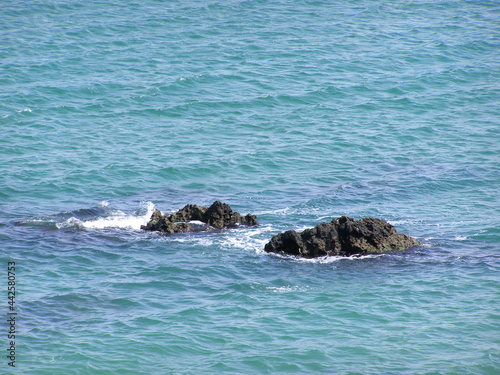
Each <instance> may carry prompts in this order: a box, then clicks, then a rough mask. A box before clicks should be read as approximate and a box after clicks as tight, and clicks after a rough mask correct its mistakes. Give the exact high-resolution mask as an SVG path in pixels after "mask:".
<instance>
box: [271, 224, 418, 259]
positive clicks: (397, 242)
mask: <svg viewBox="0 0 500 375" xmlns="http://www.w3.org/2000/svg"><path fill="white" fill-rule="evenodd" d="M418 245H420V242H418V241H417V240H415V239H414V238H412V237H409V236H407V235H405V234H400V233H397V231H396V229H395V228H394V227H393V226H392V225H391V224H389V223H388V222H386V221H384V220H380V219H375V218H372V217H365V218H363V219H360V220H354V219H352V218H350V217H347V216H342V217H340V218H338V219H333V220H332V221H331V222H330V223H321V224H318V225H316V226H315V227H314V228H309V229H306V230H304V231H303V232H300V233H298V232H296V231H294V230H289V231H286V232H284V233H280V234H277V235H276V236H274V237H273V238H272V239H271V241H269V242H268V243H267V244H266V246H265V248H264V249H265V251H267V252H273V253H285V254H290V255H297V256H301V257H305V258H315V257H320V256H326V255H341V256H350V255H356V254H376V253H383V252H386V251H395V250H406V249H408V248H410V247H414V246H418Z"/></svg>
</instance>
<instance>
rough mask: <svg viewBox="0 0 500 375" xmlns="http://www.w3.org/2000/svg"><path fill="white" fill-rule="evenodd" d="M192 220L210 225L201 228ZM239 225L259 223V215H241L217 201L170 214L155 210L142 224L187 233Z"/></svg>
mask: <svg viewBox="0 0 500 375" xmlns="http://www.w3.org/2000/svg"><path fill="white" fill-rule="evenodd" d="M190 221H201V222H203V223H205V224H207V225H208V227H202V228H201V229H200V228H198V227H194V226H191V225H190V224H189V222H190ZM238 225H248V226H253V225H257V217H256V216H255V215H251V214H248V215H246V216H241V215H240V214H239V213H238V212H235V211H233V210H232V209H231V207H230V206H229V205H227V204H225V203H222V202H220V201H215V202H214V203H213V204H212V205H211V206H210V207H202V206H197V205H193V204H188V205H186V206H184V208H182V209H180V210H179V211H177V212H176V213H174V214H170V215H162V214H161V212H160V211H159V210H154V212H153V214H152V215H151V219H150V220H149V222H148V223H147V224H146V225H143V226H141V229H143V230H149V231H159V232H165V233H185V232H193V231H200V230H209V229H210V228H216V229H223V228H232V227H236V226H238Z"/></svg>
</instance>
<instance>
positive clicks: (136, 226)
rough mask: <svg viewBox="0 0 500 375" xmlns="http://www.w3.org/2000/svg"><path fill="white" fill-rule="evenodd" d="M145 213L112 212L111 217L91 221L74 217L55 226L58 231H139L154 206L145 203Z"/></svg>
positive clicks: (106, 204) (105, 202)
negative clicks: (76, 229) (114, 229)
mask: <svg viewBox="0 0 500 375" xmlns="http://www.w3.org/2000/svg"><path fill="white" fill-rule="evenodd" d="M146 204H147V207H146V211H145V213H143V214H140V215H138V214H126V213H124V212H122V211H119V210H117V211H113V212H112V214H111V215H109V216H105V217H98V218H95V219H92V220H80V219H78V218H75V217H71V218H69V219H67V220H65V221H63V222H61V223H57V224H56V226H57V228H59V229H62V228H72V227H73V228H74V227H76V228H84V229H107V228H119V229H132V230H140V229H141V225H146V224H147V222H148V220H149V219H150V217H151V214H152V213H153V210H154V204H153V203H151V202H147V203H146ZM108 205H109V203H108V202H107V201H103V202H101V204H100V207H107V206H108Z"/></svg>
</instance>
